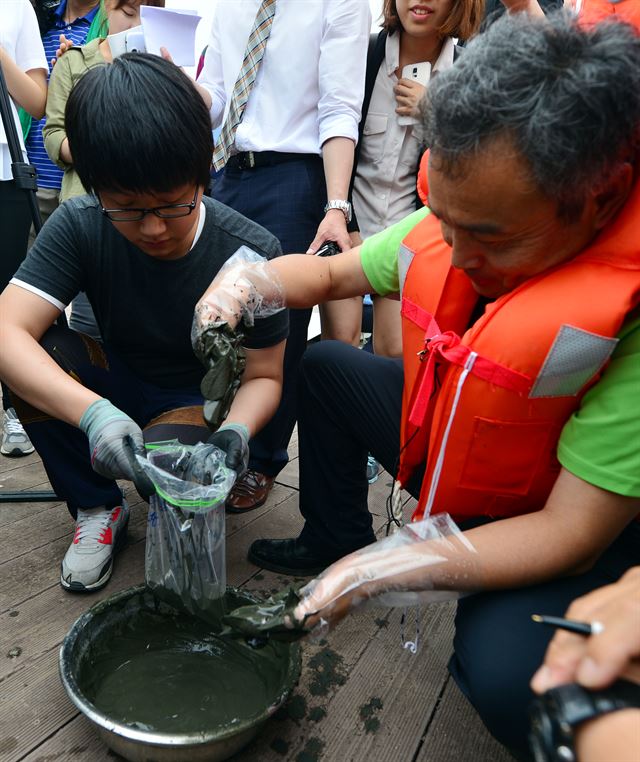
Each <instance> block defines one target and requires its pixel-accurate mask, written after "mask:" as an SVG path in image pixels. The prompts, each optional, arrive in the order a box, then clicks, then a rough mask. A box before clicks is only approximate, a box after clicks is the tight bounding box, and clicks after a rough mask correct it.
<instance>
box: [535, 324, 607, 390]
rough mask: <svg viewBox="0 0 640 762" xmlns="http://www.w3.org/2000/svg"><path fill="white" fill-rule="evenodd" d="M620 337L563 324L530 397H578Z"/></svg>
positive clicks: (598, 370) (600, 368) (600, 367)
mask: <svg viewBox="0 0 640 762" xmlns="http://www.w3.org/2000/svg"><path fill="white" fill-rule="evenodd" d="M617 343H618V339H615V338H611V337H608V336H600V335H599V334H597V333H591V332H590V331H585V330H583V329H582V328H574V327H573V326H571V325H561V326H560V328H559V329H558V333H557V334H556V337H555V339H554V340H553V344H552V345H551V349H550V350H549V352H548V353H547V356H546V358H545V360H544V363H543V364H542V368H540V372H539V373H538V376H537V378H536V381H535V384H534V385H533V388H532V389H531V393H530V394H529V399H536V398H539V397H575V395H576V394H578V393H579V392H580V390H581V389H582V388H583V387H584V386H585V384H586V383H587V382H588V381H590V380H591V379H592V378H593V377H594V376H595V375H596V373H599V372H600V371H601V370H602V367H603V365H604V364H605V363H606V362H607V360H608V359H609V358H610V357H611V354H612V353H613V350H614V349H615V348H616V345H617Z"/></svg>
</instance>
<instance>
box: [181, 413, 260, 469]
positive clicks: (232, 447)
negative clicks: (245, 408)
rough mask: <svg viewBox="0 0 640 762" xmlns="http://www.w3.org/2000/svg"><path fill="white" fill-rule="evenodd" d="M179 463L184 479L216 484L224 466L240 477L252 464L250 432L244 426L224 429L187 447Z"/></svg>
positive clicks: (239, 424) (222, 427)
mask: <svg viewBox="0 0 640 762" xmlns="http://www.w3.org/2000/svg"><path fill="white" fill-rule="evenodd" d="M185 449H186V452H185V454H184V456H183V457H181V458H180V460H179V461H178V462H177V463H176V468H175V473H176V476H178V477H179V478H180V479H184V480H185V481H190V482H197V483H198V484H213V483H214V480H215V479H216V476H217V474H218V472H219V471H220V468H221V466H222V465H224V466H226V467H227V468H228V469H232V470H233V471H235V472H236V476H240V475H241V474H243V473H244V472H245V471H246V469H247V464H248V462H249V430H248V429H247V427H246V426H245V425H244V424H241V423H228V424H226V425H225V426H221V427H220V428H219V429H218V431H216V433H215V434H212V435H211V436H210V437H209V439H208V440H207V441H206V442H199V443H198V444H197V445H195V446H194V447H190V448H185Z"/></svg>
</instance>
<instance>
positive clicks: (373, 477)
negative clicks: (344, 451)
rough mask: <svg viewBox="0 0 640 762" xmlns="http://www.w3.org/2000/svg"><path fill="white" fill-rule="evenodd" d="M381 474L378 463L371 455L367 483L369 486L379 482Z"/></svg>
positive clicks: (368, 460) (368, 458)
mask: <svg viewBox="0 0 640 762" xmlns="http://www.w3.org/2000/svg"><path fill="white" fill-rule="evenodd" d="M379 474H380V466H379V465H378V461H377V460H376V459H375V458H374V457H373V455H369V456H368V457H367V481H368V482H369V484H373V483H374V482H377V481H378V476H379Z"/></svg>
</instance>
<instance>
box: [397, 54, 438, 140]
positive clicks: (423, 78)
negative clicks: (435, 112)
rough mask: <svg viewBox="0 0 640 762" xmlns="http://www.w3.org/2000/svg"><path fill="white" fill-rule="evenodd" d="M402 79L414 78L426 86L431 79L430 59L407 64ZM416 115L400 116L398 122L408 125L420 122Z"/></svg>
mask: <svg viewBox="0 0 640 762" xmlns="http://www.w3.org/2000/svg"><path fill="white" fill-rule="evenodd" d="M402 79H412V80H413V81H414V82H417V83H418V84H420V85H422V86H423V87H426V86H427V85H428V84H429V80H430V79H431V64H430V63H429V61H421V62H420V63H413V64H407V65H406V66H403V67H402ZM418 121H419V120H418V119H416V118H415V117H414V116H399V117H398V124H399V125H401V126H402V127H406V126H407V125H408V124H418Z"/></svg>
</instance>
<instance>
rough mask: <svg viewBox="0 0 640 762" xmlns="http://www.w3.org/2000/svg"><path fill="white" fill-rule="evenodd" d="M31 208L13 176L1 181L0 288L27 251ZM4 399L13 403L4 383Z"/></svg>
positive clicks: (5, 283)
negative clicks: (11, 178)
mask: <svg viewBox="0 0 640 762" xmlns="http://www.w3.org/2000/svg"><path fill="white" fill-rule="evenodd" d="M30 225H31V212H30V210H29V202H28V201H27V194H26V193H25V191H23V190H20V189H19V188H17V187H16V185H15V183H14V182H13V180H6V181H0V242H1V243H0V292H2V291H3V290H4V288H5V286H6V285H7V283H9V281H10V280H11V278H12V277H13V275H14V274H15V272H16V270H17V269H18V267H19V266H20V263H21V262H22V260H23V259H24V257H25V254H26V253H27V241H28V239H29V227H30ZM2 403H3V407H4V409H5V410H6V409H7V408H9V407H11V401H10V399H9V389H8V388H7V387H6V386H5V384H4V383H3V384H2Z"/></svg>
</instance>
